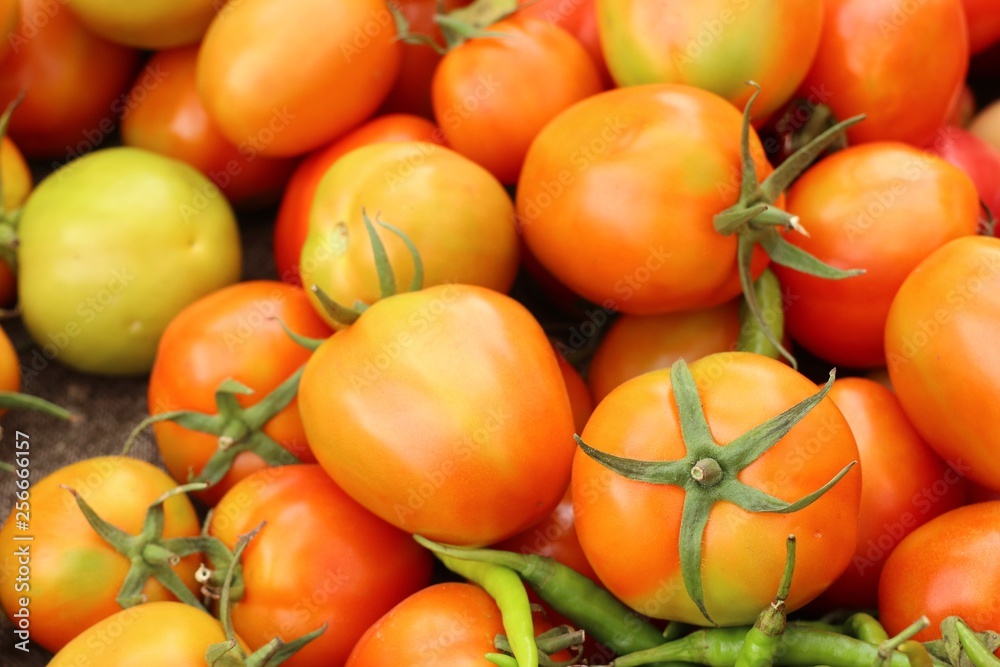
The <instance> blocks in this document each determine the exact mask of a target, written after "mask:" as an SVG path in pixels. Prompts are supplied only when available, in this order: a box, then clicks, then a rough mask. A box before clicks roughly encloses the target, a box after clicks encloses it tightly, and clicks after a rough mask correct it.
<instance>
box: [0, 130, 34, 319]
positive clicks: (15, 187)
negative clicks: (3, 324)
mask: <svg viewBox="0 0 1000 667" xmlns="http://www.w3.org/2000/svg"><path fill="white" fill-rule="evenodd" d="M0 177H2V181H3V193H2V201H3V212H4V213H6V215H5V216H4V219H2V220H0V235H2V231H3V230H2V228H4V227H7V226H8V225H9V224H10V222H11V220H10V217H11V216H10V213H11V212H13V211H15V210H17V209H19V208H20V207H21V205H22V204H23V203H24V200H25V199H26V198H27V197H28V193H29V192H31V186H32V178H31V171H30V170H29V169H28V164H27V163H26V162H25V161H24V157H23V156H22V155H21V151H19V150H18V148H17V146H15V145H14V142H13V141H11V140H10V139H8V138H7V137H3V139H2V140H0ZM15 233H16V232H15ZM0 243H2V241H0ZM16 296H17V278H16V276H15V275H14V271H13V270H11V267H10V266H9V265H8V264H7V262H6V261H5V259H4V253H3V248H0V309H2V308H6V307H9V306H11V305H13V304H14V300H15V297H16Z"/></svg>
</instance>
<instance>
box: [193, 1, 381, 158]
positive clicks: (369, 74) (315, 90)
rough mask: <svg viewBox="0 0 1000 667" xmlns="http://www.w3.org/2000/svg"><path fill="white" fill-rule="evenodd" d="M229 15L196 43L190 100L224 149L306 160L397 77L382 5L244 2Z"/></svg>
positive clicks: (372, 105) (365, 113) (367, 110)
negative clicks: (196, 97) (225, 142)
mask: <svg viewBox="0 0 1000 667" xmlns="http://www.w3.org/2000/svg"><path fill="white" fill-rule="evenodd" d="M227 10H230V11H223V12H220V13H219V15H218V17H217V18H216V19H215V21H213V22H212V25H211V26H210V27H209V29H208V34H206V35H205V39H204V41H203V42H202V45H201V51H200V52H199V54H198V92H199V93H200V95H201V98H202V101H203V102H204V103H205V107H206V108H207V109H208V112H209V114H210V115H211V116H212V118H213V119H214V120H215V122H216V123H217V124H218V125H219V129H220V130H222V133H223V134H224V135H225V136H226V137H227V138H228V139H229V141H231V142H232V143H234V144H236V145H240V144H241V143H243V142H249V143H250V144H251V145H252V146H253V147H254V148H255V149H256V150H257V151H258V152H259V153H261V154H262V155H267V156H288V155H297V154H300V153H305V152H307V151H310V150H312V149H314V148H317V147H319V146H322V145H323V144H326V143H328V142H329V141H331V140H332V139H334V138H335V137H337V136H339V135H341V134H343V133H344V132H346V131H347V130H349V129H350V128H352V127H353V126H355V125H358V124H359V123H361V122H363V121H364V120H365V119H366V118H368V117H369V116H371V115H372V114H373V113H374V112H375V110H376V109H377V108H378V106H379V105H380V104H381V103H382V100H383V99H384V98H385V96H386V94H388V92H389V89H390V88H391V87H392V84H393V81H395V78H396V73H397V72H398V71H399V60H400V45H399V44H398V43H397V42H395V41H394V38H395V36H396V30H395V27H394V26H393V21H392V15H391V14H390V13H389V10H388V8H387V7H386V5H385V2H384V0H348V1H346V2H336V3H329V2H326V0H295V1H294V2H289V1H288V0H244V2H242V3H231V4H230V5H229V7H227ZM370 27H371V28H372V29H371V32H374V34H372V35H369V34H368V33H367V32H366V30H367V29H369V28H370ZM345 90H349V91H351V94H350V95H344V92H343V91H345Z"/></svg>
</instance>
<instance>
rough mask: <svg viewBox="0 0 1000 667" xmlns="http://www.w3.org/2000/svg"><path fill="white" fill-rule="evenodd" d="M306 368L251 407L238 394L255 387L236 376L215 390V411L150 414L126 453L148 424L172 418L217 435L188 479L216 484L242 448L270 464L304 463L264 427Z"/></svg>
mask: <svg viewBox="0 0 1000 667" xmlns="http://www.w3.org/2000/svg"><path fill="white" fill-rule="evenodd" d="M304 368H305V366H302V367H300V368H299V369H298V370H297V371H295V372H294V373H293V374H292V375H291V376H290V377H289V378H288V379H287V380H285V381H284V382H282V383H281V384H280V385H278V386H277V387H276V388H275V389H274V391H272V392H271V393H270V394H268V395H267V396H265V397H264V398H263V399H261V400H260V402H258V403H256V404H254V405H252V406H250V407H248V408H244V407H243V406H241V405H240V403H239V401H238V400H236V397H237V395H244V396H246V395H250V394H253V390H252V389H250V388H249V387H247V386H246V385H244V384H241V383H239V382H237V381H235V380H232V379H229V380H225V381H223V382H222V383H221V384H220V385H219V388H218V389H217V390H216V392H215V401H216V405H217V406H218V412H217V413H216V414H206V413H203V412H195V411H193V410H173V411H170V412H163V413H160V414H158V415H152V416H150V417H147V418H146V419H144V420H143V421H142V422H141V423H140V424H139V425H138V426H136V427H135V428H134V429H133V430H132V433H130V434H129V437H128V440H126V441H125V448H124V452H123V453H125V454H127V453H128V451H129V449H131V447H132V443H133V442H135V439H136V438H137V437H138V436H139V434H140V433H142V431H144V430H145V429H146V428H148V427H149V426H151V425H153V424H157V423H159V422H163V421H171V422H174V423H175V424H177V425H178V426H182V427H184V428H186V429H190V430H192V431H198V432H200V433H209V434H211V435H214V436H217V437H218V442H219V447H218V449H217V450H216V451H215V453H213V454H212V456H211V458H210V459H209V460H208V462H207V463H206V464H205V467H204V468H203V469H202V470H201V472H199V473H198V474H197V475H196V476H193V477H192V478H191V479H189V480H188V481H189V482H204V483H205V484H207V485H208V486H214V485H215V484H217V483H218V482H219V480H221V479H222V478H223V477H225V475H226V473H227V472H229V469H230V468H231V467H232V465H233V461H235V460H236V457H237V456H239V455H240V454H241V453H243V452H252V453H254V454H256V455H257V456H259V457H261V458H262V459H264V461H265V462H266V463H267V464H268V465H270V466H282V465H292V464H296V463H301V462H300V461H299V459H298V458H297V457H296V456H295V455H294V454H292V453H291V452H290V451H288V450H287V449H285V448H284V447H282V446H281V445H279V444H278V443H277V442H275V440H274V439H272V438H271V436H269V435H267V434H266V433H264V430H263V429H264V426H265V425H267V423H268V422H269V421H270V420H271V419H272V418H273V417H274V416H275V415H276V414H278V413H279V412H281V411H282V410H283V409H285V407H286V406H287V405H288V404H289V403H291V402H292V400H293V399H294V398H295V396H296V394H297V393H298V390H299V381H300V380H301V378H302V371H303V370H304Z"/></svg>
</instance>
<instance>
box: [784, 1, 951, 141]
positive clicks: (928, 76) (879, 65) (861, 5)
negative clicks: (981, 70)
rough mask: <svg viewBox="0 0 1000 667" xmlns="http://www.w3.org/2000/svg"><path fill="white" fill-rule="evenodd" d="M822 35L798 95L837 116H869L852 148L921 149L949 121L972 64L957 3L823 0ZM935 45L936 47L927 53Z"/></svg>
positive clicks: (851, 133) (853, 131) (855, 132)
mask: <svg viewBox="0 0 1000 667" xmlns="http://www.w3.org/2000/svg"><path fill="white" fill-rule="evenodd" d="M823 4H824V6H825V7H826V16H825V19H824V21H823V36H822V38H821V39H820V45H819V51H818V52H817V54H816V59H815V60H814V61H813V63H812V68H811V69H810V70H809V74H808V75H807V76H806V80H805V82H804V83H803V84H802V90H803V91H812V92H813V93H816V91H820V92H821V93H822V95H818V96H819V97H820V98H821V99H819V100H818V101H820V102H823V103H825V104H826V105H828V106H829V107H830V108H831V109H832V110H833V113H834V115H836V116H837V118H840V119H844V118H848V117H850V116H854V115H857V114H860V113H863V114H867V116H868V118H867V120H865V121H864V122H863V123H859V124H857V125H855V126H853V127H852V128H850V129H849V130H848V131H847V136H848V139H849V140H850V141H851V142H852V143H862V142H867V141H904V142H906V143H909V144H912V145H914V146H922V145H923V144H924V143H925V142H926V141H928V140H929V139H930V138H931V136H932V135H933V134H934V130H936V129H937V128H939V127H941V125H943V124H944V123H945V121H946V120H947V119H948V113H949V111H950V110H951V108H952V105H953V101H954V99H955V98H956V97H958V96H959V95H960V94H961V92H962V86H963V84H964V83H965V74H966V70H967V69H968V66H969V43H968V36H967V35H968V33H967V31H966V28H965V15H964V14H963V12H962V2H961V0H925V1H922V2H912V3H900V2H897V1H896V0H825V2H824V3H823ZM928 44H933V45H934V48H933V49H929V48H927V45H928Z"/></svg>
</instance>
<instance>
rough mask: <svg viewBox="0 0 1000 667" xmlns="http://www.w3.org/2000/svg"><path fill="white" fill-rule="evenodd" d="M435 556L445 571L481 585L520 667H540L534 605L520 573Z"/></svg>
mask: <svg viewBox="0 0 1000 667" xmlns="http://www.w3.org/2000/svg"><path fill="white" fill-rule="evenodd" d="M435 555H436V556H437V557H438V559H439V560H440V561H441V562H442V563H444V565H445V567H447V568H448V569H449V570H451V571H452V572H454V573H455V574H460V575H462V576H463V577H465V578H466V579H468V580H469V581H472V582H474V583H476V584H479V585H480V586H481V587H482V588H483V590H485V591H486V592H487V593H489V594H490V596H492V598H493V599H494V600H495V601H496V603H497V607H499V608H500V615H501V617H502V618H503V629H504V632H506V633H507V640H508V641H509V642H510V646H511V652H512V653H513V654H514V657H515V658H516V659H517V665H518V667H538V647H537V646H536V645H535V626H534V623H533V622H532V620H531V603H530V602H529V601H528V593H527V591H526V590H524V584H522V583H521V578H520V577H518V576H517V573H516V572H514V571H513V570H511V569H510V568H506V567H503V566H502V565H494V564H492V563H482V562H476V561H471V560H462V559H461V558H455V557H453V556H449V555H447V554H443V553H440V552H435Z"/></svg>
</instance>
